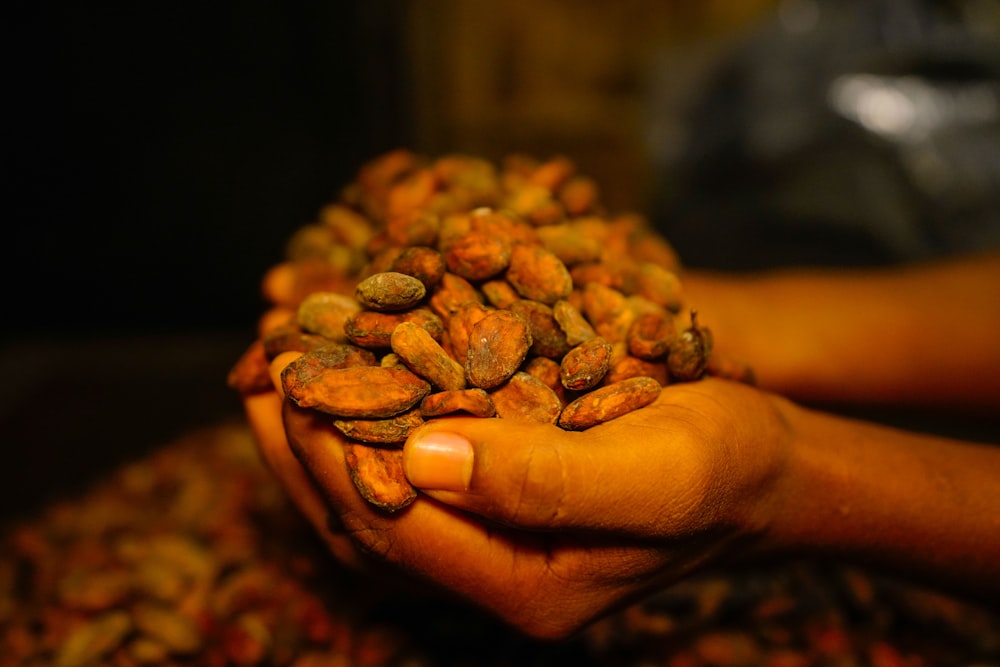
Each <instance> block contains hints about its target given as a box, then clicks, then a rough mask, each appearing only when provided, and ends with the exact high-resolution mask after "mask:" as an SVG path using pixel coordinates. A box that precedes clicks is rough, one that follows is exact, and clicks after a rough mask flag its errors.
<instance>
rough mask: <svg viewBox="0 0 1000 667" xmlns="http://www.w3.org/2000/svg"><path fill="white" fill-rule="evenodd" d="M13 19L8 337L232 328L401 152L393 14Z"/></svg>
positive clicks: (109, 13) (303, 5) (45, 8)
mask: <svg viewBox="0 0 1000 667" xmlns="http://www.w3.org/2000/svg"><path fill="white" fill-rule="evenodd" d="M128 4H129V5H130V6H123V5H126V3H114V4H108V3H98V5H97V6H96V7H95V6H94V5H93V4H91V3H84V4H80V3H72V2H68V1H67V2H58V1H53V0H48V1H45V0H43V1H42V2H23V3H16V6H15V8H14V10H13V13H12V15H11V13H10V12H11V10H9V9H8V16H7V17H6V18H5V20H4V24H5V26H6V28H5V30H6V31H7V32H8V34H7V35H6V37H5V39H4V42H5V43H6V44H7V47H6V48H7V50H8V55H7V57H6V58H5V62H6V69H7V75H6V76H5V77H4V79H5V84H4V87H5V88H6V91H5V94H4V97H5V98H6V100H7V101H6V102H5V103H4V107H5V109H6V111H5V113H6V114H8V119H7V122H6V123H5V131H4V134H5V135H6V136H5V142H4V143H5V145H6V150H5V151H4V152H5V162H6V167H5V170H6V171H7V174H6V176H5V177H4V181H5V182H6V184H7V186H8V187H10V188H11V192H12V198H10V199H8V202H11V203H12V206H8V209H7V215H8V216H10V217H9V218H8V223H7V224H6V225H5V228H6V229H7V233H8V234H9V235H10V236H8V237H7V239H6V243H5V245H6V246H7V249H8V252H7V259H6V260H5V262H3V271H4V274H3V279H4V284H5V285H7V290H6V292H7V296H8V298H7V308H8V311H7V312H8V314H9V315H10V317H8V318H5V319H6V320H7V324H6V325H5V331H4V335H5V337H6V338H8V339H11V338H20V337H24V336H28V337H31V338H35V337H37V336H40V335H41V336H46V337H51V336H55V337H63V336H66V337H76V336H77V335H90V334H100V335H104V334H108V333H111V334H118V333H137V332H150V331H157V332H161V331H162V332H176V331H199V332H200V331H204V330H211V329H229V328H233V327H240V326H245V325H247V324H248V323H249V322H251V321H252V320H253V318H254V317H255V316H256V315H257V314H258V312H259V309H260V306H261V303H260V301H259V296H258V294H257V292H256V291H255V286H256V284H257V282H258V281H259V277H260V275H261V274H262V272H263V271H264V269H265V268H266V267H267V266H268V265H270V264H271V263H273V262H274V261H275V260H276V259H277V258H279V257H280V253H281V249H282V244H283V242H284V240H285V239H287V237H288V235H289V234H290V232H291V230H293V229H294V228H295V227H297V226H299V225H301V224H303V223H305V222H308V221H309V220H310V219H311V216H313V214H314V213H315V212H316V210H317V209H318V208H319V206H320V205H321V204H322V203H324V202H325V201H327V200H329V199H331V198H332V197H333V196H335V195H336V192H337V190H338V189H339V187H340V186H342V185H344V184H345V183H346V182H347V181H348V180H349V179H350V178H351V177H352V176H353V172H354V170H355V169H356V168H357V166H358V165H359V164H360V163H361V161H362V160H364V159H367V158H368V157H370V156H371V155H372V154H373V153H374V152H376V151H380V150H383V149H386V148H388V147H392V146H395V145H397V144H398V143H400V142H401V141H403V140H404V139H405V136H404V128H403V127H402V124H401V119H402V118H405V117H406V110H405V109H404V108H403V107H402V103H403V97H402V95H401V92H400V91H402V90H403V88H402V86H401V84H400V82H399V81H398V76H399V73H398V71H396V54H395V53H394V48H395V45H396V44H397V41H396V39H395V35H394V32H395V31H396V29H397V25H395V23H396V22H397V20H398V16H397V13H396V12H394V11H393V3H384V2H382V3H346V2H340V3H307V2H276V1H267V0H250V1H249V2H240V3H227V2H223V3H199V5H198V7H197V9H193V8H191V7H186V6H184V4H185V3H181V5H177V4H174V3H158V2H153V3H128Z"/></svg>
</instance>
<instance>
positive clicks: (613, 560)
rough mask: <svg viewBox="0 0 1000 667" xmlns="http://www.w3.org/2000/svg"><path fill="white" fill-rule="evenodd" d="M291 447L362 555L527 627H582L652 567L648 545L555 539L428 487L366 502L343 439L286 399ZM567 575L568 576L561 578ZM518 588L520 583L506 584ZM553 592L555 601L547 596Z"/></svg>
mask: <svg viewBox="0 0 1000 667" xmlns="http://www.w3.org/2000/svg"><path fill="white" fill-rule="evenodd" d="M285 422H286V424H287V425H288V427H289V433H290V434H292V435H291V436H290V441H291V443H292V448H293V450H294V451H295V452H296V456H297V457H298V459H299V460H301V461H302V464H303V466H304V467H305V468H306V469H307V470H308V471H309V474H310V475H311V476H312V478H313V479H314V480H315V481H316V483H317V486H318V487H319V488H320V489H321V490H322V493H323V496H324V498H325V499H327V501H328V502H329V503H330V504H331V505H332V506H334V507H337V508H338V511H339V512H340V513H341V517H342V521H343V523H344V525H345V526H346V527H347V529H348V530H349V531H350V533H351V534H352V536H353V538H354V539H355V540H356V541H357V542H358V544H359V546H360V547H361V548H362V549H363V551H364V553H365V555H367V556H369V557H372V558H374V559H376V560H377V561H379V562H386V563H389V564H392V565H395V566H398V567H401V568H402V569H403V571H405V572H408V573H410V574H413V575H416V576H417V578H418V580H424V581H429V582H433V583H434V584H436V585H437V586H439V587H440V588H441V589H443V590H446V591H449V592H450V593H451V594H454V595H457V596H458V597H460V598H464V599H465V600H467V601H471V602H472V603H474V604H476V605H477V606H480V607H484V608H486V609H488V610H490V611H491V612H492V613H494V614H496V615H498V616H499V617H501V618H503V619H505V620H507V621H509V622H511V623H513V624H515V625H517V626H519V627H521V628H522V629H526V630H528V631H529V632H530V633H531V634H539V635H549V636H558V635H559V634H561V633H563V632H565V631H566V630H568V629H570V628H573V627H578V626H579V625H581V624H582V623H583V622H585V621H586V620H588V619H590V618H592V617H593V616H594V615H596V614H599V613H601V612H602V611H603V610H605V609H606V608H608V606H609V605H611V604H613V602H614V601H615V600H617V599H619V598H620V597H621V596H622V595H623V592H622V591H629V590H630V589H631V588H634V587H637V586H639V584H638V583H636V581H633V579H636V580H637V581H638V580H639V579H641V577H636V576H633V577H631V578H629V580H628V581H624V582H623V577H622V574H621V573H622V572H627V573H630V574H631V575H635V574H636V573H639V572H642V573H647V572H649V571H652V570H653V569H655V568H654V564H653V563H654V562H655V563H659V560H658V559H655V558H653V557H652V556H651V555H650V552H652V551H653V550H647V549H630V548H626V547H623V546H622V545H620V544H606V543H604V544H602V543H599V542H593V541H591V542H588V543H587V546H586V547H585V548H576V546H575V545H576V544H577V542H576V541H575V540H553V539H551V536H548V535H543V534H539V533H536V532H529V533H518V532H508V531H505V530H503V529H500V528H499V527H497V526H496V525H495V524H492V523H490V522H483V521H482V520H480V519H478V518H476V517H473V516H472V515H470V514H468V513H466V512H461V511H458V510H456V509H454V508H452V507H449V506H447V505H443V504H441V503H438V502H436V501H434V500H432V499H429V498H427V497H426V496H420V497H418V498H417V499H416V500H415V501H414V502H413V503H412V504H411V505H409V506H408V507H407V508H405V509H404V510H402V511H400V512H397V513H395V514H386V513H384V512H382V511H380V510H378V509H376V508H374V507H373V506H371V505H369V504H368V503H367V502H366V501H365V500H364V499H363V498H362V497H361V495H360V494H359V493H358V491H357V489H356V488H355V487H354V486H353V482H352V481H351V479H350V476H349V473H348V471H347V465H346V461H345V458H344V449H343V446H342V442H343V441H342V439H341V438H340V437H339V436H338V435H337V434H336V433H335V431H334V430H333V429H332V428H331V427H330V426H329V425H328V424H327V423H326V422H325V420H324V419H323V418H322V417H321V416H318V415H317V414H316V412H315V411H311V410H303V409H301V408H297V407H295V406H294V405H290V404H288V403H286V405H285ZM567 581H571V582H574V583H573V585H567V583H566V582H567ZM512 591H516V593H512ZM551 600H558V601H559V609H558V610H555V609H553V608H551V606H546V604H548V602H549V601H551Z"/></svg>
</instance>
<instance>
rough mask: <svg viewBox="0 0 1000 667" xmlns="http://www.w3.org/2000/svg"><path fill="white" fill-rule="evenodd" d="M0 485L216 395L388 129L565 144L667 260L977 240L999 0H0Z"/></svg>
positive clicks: (484, 151)
mask: <svg viewBox="0 0 1000 667" xmlns="http://www.w3.org/2000/svg"><path fill="white" fill-rule="evenodd" d="M2 29H3V31H4V33H5V34H4V37H3V40H2V42H3V45H4V46H3V48H4V50H5V56H6V57H5V58H4V70H5V76H4V88H5V89H6V90H5V93H6V94H5V95H4V97H5V100H6V101H5V103H4V111H5V116H6V119H7V120H6V122H5V123H4V130H3V132H4V146H5V150H4V157H5V159H4V170H5V173H4V176H3V182H4V186H5V188H6V189H8V195H9V196H8V197H7V202H9V203H10V204H9V205H8V206H7V209H6V210H7V216H8V220H7V223H6V224H5V225H4V229H5V230H6V232H5V242H4V247H5V249H6V251H7V252H6V258H5V261H4V262H3V263H2V265H0V271H2V272H3V274H2V275H3V284H4V286H5V290H4V291H5V294H6V299H7V303H6V312H7V315H6V317H5V318H4V322H5V323H4V326H3V329H2V333H0V344H2V347H0V363H2V366H0V368H2V370H3V374H4V377H5V382H4V383H3V385H2V387H0V396H2V399H3V400H2V402H0V437H2V443H3V447H4V448H5V455H6V456H8V464H7V465H5V466H4V467H3V479H0V489H2V493H3V496H2V497H0V501H2V504H3V506H4V507H6V508H8V510H9V511H19V510H21V509H23V508H25V507H30V506H31V505H32V504H33V503H37V502H41V501H42V500H43V499H45V498H47V497H48V496H49V495H50V494H51V493H52V492H53V490H56V491H58V492H64V491H66V490H68V489H72V488H74V487H75V486H79V485H80V484H83V483H85V482H86V480H87V479H88V476H89V474H90V472H91V471H94V470H100V469H101V468H102V467H105V466H106V465H107V464H109V463H110V462H111V461H115V460H119V459H120V458H121V457H122V456H127V455H137V454H139V453H141V452H142V451H143V449H144V448H148V447H153V446H156V445H157V444H160V443H162V442H164V441H165V440H166V439H168V438H170V437H172V436H173V435H175V434H177V433H179V432H180V431H181V430H184V429H186V428H190V427H191V426H192V425H193V424H198V423H202V422H208V421H212V420H215V419H218V418H220V417H224V416H227V415H238V414H239V405H238V401H237V398H236V397H235V396H234V395H232V393H231V392H230V391H229V390H228V389H227V388H226V387H225V383H224V378H225V373H226V371H227V370H228V368H229V366H230V365H231V364H232V362H233V361H234V360H235V358H236V356H237V355H238V354H239V353H240V352H241V351H242V349H243V348H244V347H245V346H246V345H247V344H248V343H249V342H250V341H251V340H252V338H253V335H254V334H253V331H254V325H255V322H256V318H257V316H258V314H259V313H260V312H261V309H262V308H263V305H264V304H263V302H262V300H261V297H260V293H259V288H258V286H259V281H260V278H261V276H262V275H263V273H264V271H265V270H266V269H267V268H268V267H269V266H271V265H272V264H274V263H275V262H277V261H278V260H280V259H281V256H282V253H283V246H284V242H285V241H286V240H287V238H288V237H289V235H290V234H291V232H292V231H293V230H295V229H296V228H297V227H299V226H301V225H302V224H305V223H307V222H310V221H311V220H312V217H313V215H314V214H315V213H316V211H317V210H318V208H319V207H320V206H321V205H322V204H324V203H325V202H327V201H329V200H331V199H333V198H334V197H335V196H336V195H337V192H338V191H339V189H340V188H341V187H342V186H343V185H344V184H346V183H347V182H348V181H349V180H350V179H351V178H352V177H353V175H354V173H355V171H356V170H357V168H358V167H359V166H360V165H361V164H362V163H363V162H364V161H366V160H368V159H370V158H372V157H374V156H375V155H377V154H378V153H380V152H382V151H385V150H388V149H390V148H395V147H408V148H411V149H413V150H416V151H418V152H422V153H426V154H429V155H437V154H441V153H445V152H452V151H457V152H466V153H473V154H477V155H482V156H484V157H488V158H491V159H499V158H500V157H502V156H504V155H506V154H508V153H511V152H515V151H520V152H527V153H531V154H534V155H536V156H538V157H548V156H551V155H554V154H563V155H566V156H569V157H570V158H572V159H573V160H575V161H576V162H577V164H578V165H579V167H580V169H581V170H582V171H584V172H585V173H587V174H589V175H591V176H593V177H594V178H595V179H596V180H597V181H598V183H600V184H601V186H602V191H603V197H604V200H605V202H606V203H607V204H608V205H609V206H610V207H611V208H612V209H627V210H637V211H640V212H644V213H646V214H647V215H649V216H650V217H651V219H653V220H654V221H655V222H656V224H657V225H658V226H659V228H660V229H661V230H662V231H663V232H664V234H665V235H666V237H667V238H668V239H669V240H670V241H671V242H672V243H674V245H675V246H676V247H677V249H678V251H679V253H680V256H681V258H682V259H683V260H684V261H685V262H686V263H688V264H690V265H693V266H711V267H716V268H727V269H733V270H750V269H756V268H762V267H768V266H777V265H789V264H851V265H856V264H874V263H888V262H900V261H909V260H911V259H918V258H923V257H928V256H934V255H939V254H945V253H953V252H963V251H967V250H975V249H980V248H986V247H995V246H998V245H1000V222H998V218H1000V60H998V59H1000V1H998V0H954V1H950V2H945V1H941V2H927V1H919V0H878V1H854V0H830V1H826V0H743V1H742V2H731V1H723V0H703V1H701V2H683V1H681V0H666V1H664V0H618V1H617V2H614V3H611V2H599V1H597V0H585V1H581V0H531V1H529V0H503V1H501V0H477V1H476V2H460V1H459V0H437V1H435V2H430V1H428V0H409V1H405V0H385V1H375V2H371V1H361V0H356V1H352V2H346V1H345V2H337V3H309V2H298V1H283V2H276V1H274V0H245V1H244V2H239V3H234V2H221V3H219V2H217V3H199V5H198V6H197V7H190V6H186V4H183V3H182V4H177V3H158V2H153V3H96V4H94V3H84V4H80V3H74V2H68V1H65V0H38V1H36V2H16V3H14V5H13V8H8V10H7V17H6V20H5V21H4V22H3V27H2Z"/></svg>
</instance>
